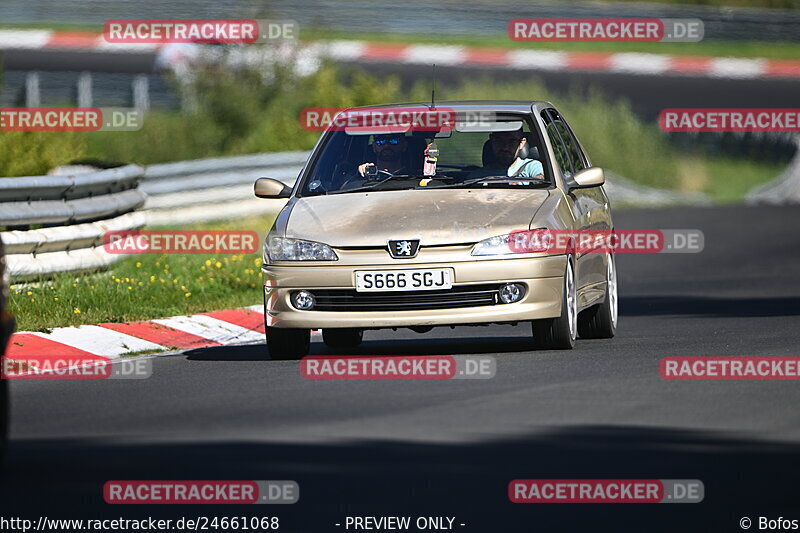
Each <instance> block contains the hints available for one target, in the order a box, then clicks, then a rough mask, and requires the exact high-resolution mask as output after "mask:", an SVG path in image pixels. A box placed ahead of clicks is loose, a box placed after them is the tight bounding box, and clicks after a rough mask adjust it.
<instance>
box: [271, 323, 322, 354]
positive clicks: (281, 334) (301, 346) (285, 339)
mask: <svg viewBox="0 0 800 533" xmlns="http://www.w3.org/2000/svg"><path fill="white" fill-rule="evenodd" d="M310 344H311V330H309V329H288V328H273V327H269V326H267V350H269V356H270V357H271V358H272V359H274V360H278V361H286V360H296V359H300V358H302V357H303V356H306V355H308V349H309V345H310Z"/></svg>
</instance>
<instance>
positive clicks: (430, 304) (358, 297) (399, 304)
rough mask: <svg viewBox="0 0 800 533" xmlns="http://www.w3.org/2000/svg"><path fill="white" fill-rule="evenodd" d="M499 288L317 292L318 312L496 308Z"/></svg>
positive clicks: (476, 286) (472, 287) (315, 307)
mask: <svg viewBox="0 0 800 533" xmlns="http://www.w3.org/2000/svg"><path fill="white" fill-rule="evenodd" d="M497 289H498V286H497V285H467V286H461V287H453V288H452V289H447V290H444V291H409V292H370V293H363V292H356V291H354V290H344V289H342V290H314V291H311V292H313V293H314V297H315V298H316V305H315V306H314V310H315V311H414V310H425V309H452V308H459V307H478V306H482V305H495V304H497V303H498V301H499V299H498V298H499V297H498V293H497Z"/></svg>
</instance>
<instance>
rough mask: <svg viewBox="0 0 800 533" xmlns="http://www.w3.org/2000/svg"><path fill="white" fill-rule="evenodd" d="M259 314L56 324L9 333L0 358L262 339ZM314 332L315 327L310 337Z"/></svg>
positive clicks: (93, 354) (81, 355)
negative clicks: (44, 330) (46, 329)
mask: <svg viewBox="0 0 800 533" xmlns="http://www.w3.org/2000/svg"><path fill="white" fill-rule="evenodd" d="M263 313H264V307H263V306H262V305H254V306H251V307H245V308H241V309H228V310H224V311H212V312H209V313H199V314H196V315H191V316H176V317H170V318H163V319H155V320H146V321H142V322H125V323H106V324H97V325H94V326H77V327H68V328H55V329H53V330H51V331H50V332H48V333H41V332H19V333H15V334H14V335H12V337H11V341H10V342H9V345H8V350H7V351H6V355H5V357H6V358H7V359H9V360H12V361H16V362H25V363H28V364H29V365H30V366H32V367H36V366H37V364H42V363H43V362H45V361H47V362H49V363H51V364H52V363H55V362H58V361H63V360H65V359H69V360H74V361H80V362H91V361H107V360H112V359H118V358H120V357H122V356H126V355H131V354H137V353H139V352H146V353H148V354H151V353H159V352H174V351H180V350H189V349H195V348H207V347H213V346H227V345H235V344H257V343H263V342H264V340H265V338H264V314H263ZM319 335H320V334H319V332H318V331H315V332H313V334H312V338H319Z"/></svg>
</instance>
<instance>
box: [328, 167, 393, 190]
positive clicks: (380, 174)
mask: <svg viewBox="0 0 800 533" xmlns="http://www.w3.org/2000/svg"><path fill="white" fill-rule="evenodd" d="M392 176H394V174H392V173H391V172H388V171H386V170H379V171H378V174H377V176H375V177H372V176H370V177H367V176H361V174H360V173H359V172H358V169H356V175H355V176H353V177H350V178H348V179H346V180H345V181H344V183H342V187H341V188H342V189H347V188H350V186H351V184H352V185H356V186H357V187H361V186H362V185H363V184H364V183H367V182H370V181H380V180H382V179H386V178H391V177H392ZM356 182H358V183H357V184H356ZM353 188H355V187H353Z"/></svg>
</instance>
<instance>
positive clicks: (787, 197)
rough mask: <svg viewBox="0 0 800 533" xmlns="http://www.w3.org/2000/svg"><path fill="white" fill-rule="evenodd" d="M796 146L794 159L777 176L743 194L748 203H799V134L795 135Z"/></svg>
mask: <svg viewBox="0 0 800 533" xmlns="http://www.w3.org/2000/svg"><path fill="white" fill-rule="evenodd" d="M794 143H795V145H796V146H797V152H795V156H794V159H792V162H791V163H789V166H788V167H786V170H784V171H783V172H782V173H781V174H780V175H779V176H778V177H777V178H775V179H774V180H772V181H768V182H767V183H764V184H762V185H759V186H757V187H754V188H753V189H752V190H750V192H748V193H747V195H746V196H745V202H746V203H748V204H772V205H781V204H800V135H796V136H795V138H794Z"/></svg>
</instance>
